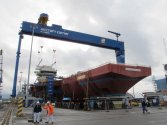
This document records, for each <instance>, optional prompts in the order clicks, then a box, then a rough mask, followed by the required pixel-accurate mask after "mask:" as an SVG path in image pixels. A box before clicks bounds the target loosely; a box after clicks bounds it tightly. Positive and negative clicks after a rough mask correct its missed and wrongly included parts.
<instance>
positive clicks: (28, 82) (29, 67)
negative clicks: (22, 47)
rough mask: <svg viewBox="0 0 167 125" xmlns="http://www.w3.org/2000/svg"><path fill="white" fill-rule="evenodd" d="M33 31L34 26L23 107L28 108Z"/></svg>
mask: <svg viewBox="0 0 167 125" xmlns="http://www.w3.org/2000/svg"><path fill="white" fill-rule="evenodd" d="M34 30H35V26H33V28H32V38H31V49H30V59H29V66H28V79H27V85H26V98H25V107H28V96H29V92H28V88H29V84H30V72H31V57H32V46H33V38H34Z"/></svg>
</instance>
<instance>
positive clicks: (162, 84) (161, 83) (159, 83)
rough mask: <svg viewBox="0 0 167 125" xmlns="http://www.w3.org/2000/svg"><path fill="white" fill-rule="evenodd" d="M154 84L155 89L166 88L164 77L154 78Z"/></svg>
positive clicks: (166, 82) (166, 83)
mask: <svg viewBox="0 0 167 125" xmlns="http://www.w3.org/2000/svg"><path fill="white" fill-rule="evenodd" d="M155 84H156V85H157V90H165V89H167V81H166V78H163V79H158V80H155Z"/></svg>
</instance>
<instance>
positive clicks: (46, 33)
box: [11, 13, 125, 97]
mask: <svg viewBox="0 0 167 125" xmlns="http://www.w3.org/2000/svg"><path fill="white" fill-rule="evenodd" d="M47 21H48V15H47V14H45V13H42V14H41V15H40V17H39V19H38V23H31V22H26V21H23V22H22V26H21V31H20V32H19V43H18V49H17V56H16V65H15V73H14V81H13V90H12V95H11V96H12V97H15V96H16V83H17V73H18V66H19V56H20V49H21V40H22V39H23V34H25V35H33V36H38V37H44V38H51V39H58V40H63V41H67V42H75V43H80V44H86V45H91V46H96V47H101V48H106V49H113V50H115V53H116V60H117V63H125V51H124V43H123V42H121V41H118V36H119V35H120V34H119V33H116V34H115V32H114V34H115V35H116V36H117V40H113V39H108V38H104V37H100V36H95V35H90V34H85V33H81V32H76V31H71V30H67V29H63V28H62V26H60V25H56V24H52V26H47ZM109 32H110V33H113V32H112V31H109Z"/></svg>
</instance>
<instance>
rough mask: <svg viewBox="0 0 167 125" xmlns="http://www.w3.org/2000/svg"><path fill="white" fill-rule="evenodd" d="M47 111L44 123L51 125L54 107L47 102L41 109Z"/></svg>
mask: <svg viewBox="0 0 167 125" xmlns="http://www.w3.org/2000/svg"><path fill="white" fill-rule="evenodd" d="M43 108H44V109H45V110H46V111H47V121H46V122H45V123H49V122H50V121H51V123H52V124H53V123H54V122H53V114H54V107H53V105H52V104H51V103H50V102H49V101H48V102H47V103H46V104H45V106H44V107H43Z"/></svg>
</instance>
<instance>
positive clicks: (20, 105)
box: [16, 97, 23, 117]
mask: <svg viewBox="0 0 167 125" xmlns="http://www.w3.org/2000/svg"><path fill="white" fill-rule="evenodd" d="M17 107H18V109H17V114H16V116H17V117H22V116H23V98H22V97H19V100H18V102H17Z"/></svg>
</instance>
